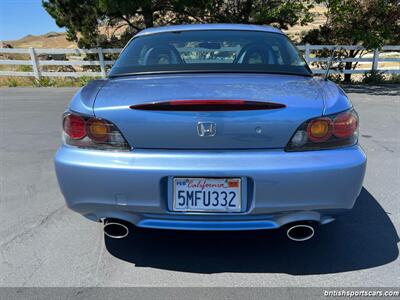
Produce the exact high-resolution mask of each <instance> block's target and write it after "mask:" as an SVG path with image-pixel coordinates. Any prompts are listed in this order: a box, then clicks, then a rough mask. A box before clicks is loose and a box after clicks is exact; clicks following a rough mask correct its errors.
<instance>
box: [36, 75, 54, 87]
mask: <svg viewBox="0 0 400 300" xmlns="http://www.w3.org/2000/svg"><path fill="white" fill-rule="evenodd" d="M32 83H33V85H34V86H37V87H51V86H56V82H55V80H53V79H51V78H50V77H40V78H39V79H37V78H35V79H33V80H32Z"/></svg>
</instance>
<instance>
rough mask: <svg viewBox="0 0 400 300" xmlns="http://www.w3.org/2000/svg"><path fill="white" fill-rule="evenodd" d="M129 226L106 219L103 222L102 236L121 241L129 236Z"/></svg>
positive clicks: (123, 222) (122, 222)
mask: <svg viewBox="0 0 400 300" xmlns="http://www.w3.org/2000/svg"><path fill="white" fill-rule="evenodd" d="M129 227H130V226H129V225H128V223H127V222H125V221H120V220H115V219H106V220H104V228H103V230H104V234H105V235H106V236H108V237H110V238H113V239H123V238H124V237H127V236H128V234H129Z"/></svg>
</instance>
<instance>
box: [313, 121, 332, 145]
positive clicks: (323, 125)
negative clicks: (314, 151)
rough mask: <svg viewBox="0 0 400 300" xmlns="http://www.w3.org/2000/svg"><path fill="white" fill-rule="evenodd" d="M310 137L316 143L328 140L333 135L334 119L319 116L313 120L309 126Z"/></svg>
mask: <svg viewBox="0 0 400 300" xmlns="http://www.w3.org/2000/svg"><path fill="white" fill-rule="evenodd" d="M307 133H308V138H309V139H310V140H311V141H313V142H316V143H321V142H325V141H327V140H328V139H329V138H330V137H331V136H332V120H331V119H329V118H319V119H316V120H313V121H311V122H310V123H309V124H308V127H307Z"/></svg>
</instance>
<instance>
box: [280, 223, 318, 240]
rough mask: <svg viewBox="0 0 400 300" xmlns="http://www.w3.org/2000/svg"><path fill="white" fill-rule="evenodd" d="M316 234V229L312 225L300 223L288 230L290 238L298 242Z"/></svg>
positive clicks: (287, 233)
mask: <svg viewBox="0 0 400 300" xmlns="http://www.w3.org/2000/svg"><path fill="white" fill-rule="evenodd" d="M314 234H315V229H314V227H313V226H311V225H306V224H298V225H294V226H290V227H289V229H288V230H287V231H286V235H287V237H288V238H289V239H291V240H292V241H296V242H304V241H307V240H309V239H311V238H312V237H313V236H314Z"/></svg>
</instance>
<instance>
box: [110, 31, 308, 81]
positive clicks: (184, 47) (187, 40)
mask: <svg viewBox="0 0 400 300" xmlns="http://www.w3.org/2000/svg"><path fill="white" fill-rule="evenodd" d="M186 72H191V73H196V72H254V73H284V74H295V75H307V76H309V75H311V72H310V70H309V68H308V66H307V64H306V63H305V61H304V60H303V58H302V57H301V55H299V53H298V52H297V49H296V47H295V46H293V44H292V43H291V42H290V41H289V39H288V38H287V37H286V36H285V35H283V34H278V33H270V32H262V31H240V30H199V31H175V32H163V33H156V34H149V35H144V36H139V37H137V38H134V39H133V40H132V41H131V42H130V43H129V44H128V46H127V47H126V48H125V50H124V51H123V52H122V53H121V55H120V57H119V59H118V60H117V62H116V63H115V65H114V67H113V68H112V70H111V72H110V76H111V77H113V76H121V75H128V74H140V73H150V74H151V73H186Z"/></svg>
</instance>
